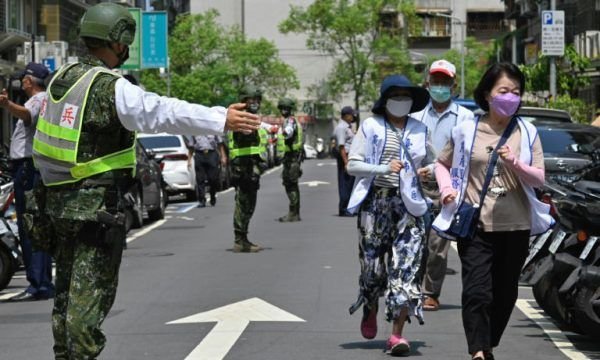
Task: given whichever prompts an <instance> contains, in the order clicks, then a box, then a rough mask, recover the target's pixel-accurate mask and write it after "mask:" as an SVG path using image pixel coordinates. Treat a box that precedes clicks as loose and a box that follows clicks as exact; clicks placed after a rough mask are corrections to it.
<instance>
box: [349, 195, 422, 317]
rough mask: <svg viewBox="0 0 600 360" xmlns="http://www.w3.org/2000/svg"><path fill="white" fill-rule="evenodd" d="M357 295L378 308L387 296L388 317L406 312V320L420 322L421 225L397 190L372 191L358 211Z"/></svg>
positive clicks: (420, 219) (359, 303) (370, 306)
mask: <svg viewBox="0 0 600 360" xmlns="http://www.w3.org/2000/svg"><path fill="white" fill-rule="evenodd" d="M358 239H359V260H360V268H361V273H360V278H359V285H360V291H359V297H358V300H357V302H356V303H355V304H354V305H353V306H352V307H351V308H350V312H351V313H353V312H354V311H356V310H357V309H358V307H359V306H360V305H361V304H364V305H365V306H367V307H368V308H372V307H373V306H377V304H378V300H379V297H380V296H385V304H386V319H387V320H388V321H393V320H394V319H396V318H398V317H399V316H400V313H401V311H402V310H403V309H404V308H408V310H409V311H408V314H409V318H410V316H415V317H416V318H417V319H418V321H419V323H421V324H422V323H423V310H422V293H421V278H422V276H421V264H422V259H423V247H424V246H425V245H426V237H425V231H424V221H423V219H422V218H421V217H419V218H415V217H414V216H412V215H410V214H409V213H408V211H407V210H406V207H405V206H404V204H403V202H402V199H401V197H400V196H399V195H398V194H397V189H387V188H377V187H374V188H372V189H371V191H370V193H369V195H368V196H367V198H366V199H365V200H364V202H363V203H362V205H361V208H360V210H359V213H358Z"/></svg>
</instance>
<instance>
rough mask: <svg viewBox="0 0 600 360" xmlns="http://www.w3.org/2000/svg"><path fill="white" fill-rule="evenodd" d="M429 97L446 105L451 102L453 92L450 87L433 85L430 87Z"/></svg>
mask: <svg viewBox="0 0 600 360" xmlns="http://www.w3.org/2000/svg"><path fill="white" fill-rule="evenodd" d="M429 95H431V98H432V99H433V101H435V102H436V103H445V102H446V101H448V100H450V97H451V96H452V90H451V89H450V87H449V86H444V85H433V86H430V87H429Z"/></svg>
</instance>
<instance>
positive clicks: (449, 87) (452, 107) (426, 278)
mask: <svg viewBox="0 0 600 360" xmlns="http://www.w3.org/2000/svg"><path fill="white" fill-rule="evenodd" d="M456 85H457V84H456V67H455V66H454V65H453V64H452V63H450V62H448V61H446V60H437V61H434V62H433V63H432V64H431V66H430V68H429V76H428V79H427V82H426V84H425V86H426V87H427V88H428V89H429V95H430V96H431V102H430V103H429V105H427V106H426V107H425V109H423V110H421V111H419V112H417V113H414V114H412V117H414V118H415V119H417V120H420V121H422V122H423V123H425V125H427V128H428V130H429V131H430V132H431V139H432V143H433V147H434V149H435V152H436V153H439V152H441V151H442V149H443V148H444V146H445V145H446V143H447V142H448V140H450V138H451V136H452V129H453V128H454V127H455V126H456V125H457V124H458V123H460V122H462V121H465V120H472V119H473V113H472V112H471V111H470V110H468V109H466V108H464V107H462V106H460V105H458V104H456V103H455V102H454V101H452V94H453V92H454V91H455V89H456ZM423 189H424V191H425V193H426V195H427V196H429V197H430V198H431V199H432V200H433V201H434V206H435V207H439V197H440V195H439V190H438V187H437V184H436V183H435V181H433V180H431V181H427V180H425V181H424V184H423ZM449 247H450V242H449V241H448V240H446V239H443V238H441V237H440V236H438V235H437V233H436V232H435V230H431V231H430V233H429V242H428V250H429V256H428V258H427V264H426V268H425V272H424V274H423V284H422V290H423V294H424V295H425V300H424V304H423V309H424V310H428V311H435V310H438V308H439V305H440V303H439V296H440V293H441V291H442V285H443V283H444V277H445V275H446V269H447V265H448V249H449Z"/></svg>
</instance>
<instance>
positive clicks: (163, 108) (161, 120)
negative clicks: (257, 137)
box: [115, 78, 260, 135]
mask: <svg viewBox="0 0 600 360" xmlns="http://www.w3.org/2000/svg"><path fill="white" fill-rule="evenodd" d="M115 102H116V108H117V115H118V116H119V119H120V120H121V123H122V124H123V126H125V128H127V129H128V130H131V131H142V132H151V133H155V132H163V131H164V132H169V133H171V134H183V135H204V134H217V135H220V134H223V133H224V132H225V131H226V130H232V131H241V132H251V131H255V130H257V129H258V128H259V126H260V120H259V119H258V116H257V115H255V114H251V113H249V112H246V111H244V109H245V106H246V105H245V104H233V105H230V106H229V108H227V109H225V108H224V107H221V106H216V107H210V108H209V107H206V106H203V105H198V104H191V103H188V102H187V101H183V100H179V99H175V98H169V97H166V96H160V95H158V94H155V93H151V92H146V91H144V90H143V89H142V88H140V87H139V86H136V85H133V84H131V83H130V82H129V81H127V80H126V79H123V78H120V79H118V80H117V81H116V83H115Z"/></svg>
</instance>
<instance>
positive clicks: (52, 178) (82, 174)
mask: <svg viewBox="0 0 600 360" xmlns="http://www.w3.org/2000/svg"><path fill="white" fill-rule="evenodd" d="M73 65H74V64H69V65H65V66H63V68H62V69H61V70H59V72H58V73H57V74H56V75H55V76H54V79H57V78H60V75H62V73H63V72H64V71H66V70H68V69H69V68H70V67H71V66H73ZM103 73H106V74H110V75H113V76H119V75H117V74H116V73H114V72H112V71H110V70H108V69H105V68H103V67H99V66H98V67H93V68H91V69H90V70H88V71H87V72H86V73H85V74H84V75H83V76H82V77H81V78H79V80H77V82H76V83H75V84H73V86H72V87H71V88H69V89H68V90H67V92H66V93H65V95H64V96H63V97H62V98H60V99H55V98H54V97H53V96H52V95H51V92H50V91H49V90H50V88H51V87H52V82H51V83H50V85H49V86H48V100H47V102H46V103H44V104H42V107H41V109H40V114H39V117H38V123H37V128H36V130H37V131H36V133H35V136H34V139H33V160H34V162H35V165H36V167H37V168H38V169H39V171H40V174H41V177H42V181H43V183H44V185H47V186H53V185H61V184H68V183H74V182H77V181H80V180H83V179H86V178H88V177H91V176H94V175H97V174H101V173H104V172H107V171H111V170H117V169H132V172H135V166H136V153H135V141H134V142H133V145H132V146H131V147H129V148H125V149H123V150H120V151H117V152H114V153H111V154H108V155H105V156H101V157H98V158H95V159H92V160H90V161H87V162H84V163H79V162H77V151H78V148H79V139H80V137H81V128H82V123H83V114H84V113H85V108H86V105H87V100H88V98H89V92H90V88H91V86H92V84H93V82H94V79H95V78H96V76H98V75H99V74H103Z"/></svg>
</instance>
